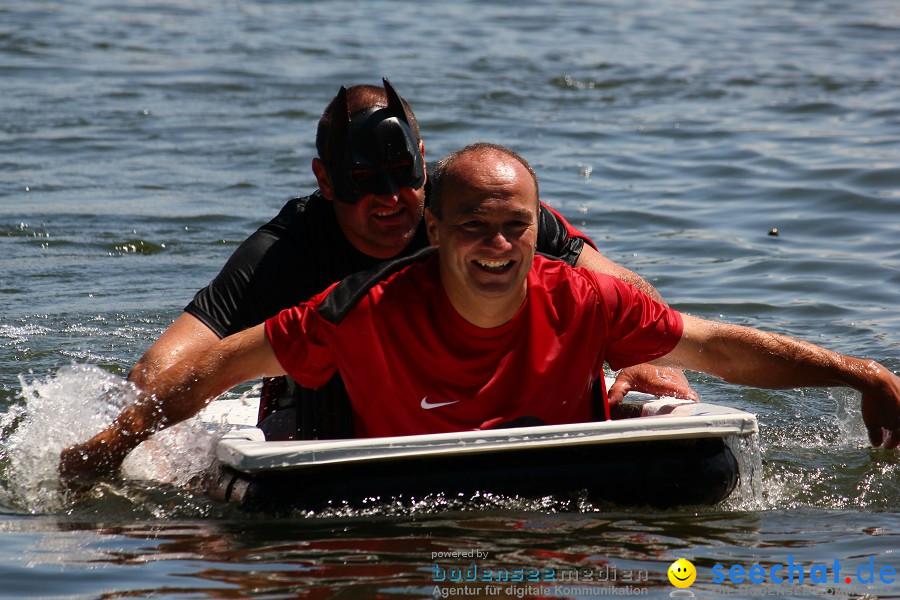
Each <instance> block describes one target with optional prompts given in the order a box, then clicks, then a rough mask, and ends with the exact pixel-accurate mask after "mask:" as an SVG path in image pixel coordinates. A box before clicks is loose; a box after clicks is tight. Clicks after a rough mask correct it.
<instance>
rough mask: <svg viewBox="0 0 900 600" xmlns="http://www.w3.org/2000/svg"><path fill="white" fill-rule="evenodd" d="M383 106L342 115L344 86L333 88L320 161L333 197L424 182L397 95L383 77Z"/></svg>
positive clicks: (352, 198)
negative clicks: (324, 151)
mask: <svg viewBox="0 0 900 600" xmlns="http://www.w3.org/2000/svg"><path fill="white" fill-rule="evenodd" d="M383 81H384V91H385V92H386V93H387V98H388V105H387V107H385V108H378V107H370V108H366V109H363V110H360V111H357V112H355V113H353V114H352V115H350V114H348V109H347V89H346V88H344V87H343V86H342V87H341V90H340V91H339V92H338V96H337V102H336V103H335V106H334V112H333V113H332V117H331V121H332V122H331V131H330V134H329V138H328V156H327V157H326V158H327V160H326V163H327V165H328V170H329V174H330V175H331V185H332V187H333V189H334V196H335V198H336V199H338V200H340V201H341V202H347V203H349V204H355V203H357V202H359V199H360V198H362V197H363V196H365V195H366V194H377V195H383V194H393V193H394V192H396V191H397V190H398V189H400V188H403V187H409V188H413V189H418V188H419V187H421V186H422V184H423V183H425V163H424V161H423V160H422V154H421V152H419V141H418V139H417V137H416V134H415V132H414V131H413V128H412V123H411V120H410V118H409V114H408V113H407V111H406V108H405V107H404V106H403V102H402V101H401V100H400V96H398V95H397V92H395V91H394V88H393V87H392V86H391V84H390V82H389V81H388V80H387V79H384V80H383Z"/></svg>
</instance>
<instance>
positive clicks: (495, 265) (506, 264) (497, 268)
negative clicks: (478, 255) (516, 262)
mask: <svg viewBox="0 0 900 600" xmlns="http://www.w3.org/2000/svg"><path fill="white" fill-rule="evenodd" d="M472 262H473V263H475V264H476V265H477V266H478V268H479V269H481V270H482V271H487V272H488V273H505V272H506V271H509V270H510V269H511V268H512V265H513V261H511V260H509V259H507V260H474V261H472Z"/></svg>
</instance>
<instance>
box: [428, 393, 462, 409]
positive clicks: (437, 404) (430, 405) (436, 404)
mask: <svg viewBox="0 0 900 600" xmlns="http://www.w3.org/2000/svg"><path fill="white" fill-rule="evenodd" d="M457 402H459V400H454V401H452V402H429V401H428V396H425V397H424V398H422V404H421V406H422V408H424V409H425V410H431V409H432V408H439V407H441V406H448V405H450V404H456V403H457Z"/></svg>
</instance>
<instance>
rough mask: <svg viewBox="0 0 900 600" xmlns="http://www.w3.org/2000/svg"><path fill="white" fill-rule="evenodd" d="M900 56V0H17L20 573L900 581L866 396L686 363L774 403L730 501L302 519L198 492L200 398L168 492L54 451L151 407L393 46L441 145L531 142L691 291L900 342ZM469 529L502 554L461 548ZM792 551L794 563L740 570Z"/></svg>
mask: <svg viewBox="0 0 900 600" xmlns="http://www.w3.org/2000/svg"><path fill="white" fill-rule="evenodd" d="M898 73H900V5H898V4H897V3H896V2H893V1H891V0H885V1H877V0H876V1H870V2H850V1H848V0H835V1H822V2H776V1H765V0H763V1H754V2H751V1H746V2H714V1H712V0H696V1H691V0H685V1H678V2H675V1H655V0H654V1H649V0H648V1H636V2H588V1H575V0H562V1H554V2H551V1H548V0H543V1H538V2H531V3H519V2H509V1H501V0H495V1H488V2H484V1H478V2H475V1H461V2H445V3H418V4H411V3H401V2H396V1H388V0H373V1H370V2H350V1H335V2H325V1H310V2H290V1H287V0H280V1H279V0H266V1H257V2H235V1H229V0H221V1H211V0H180V1H178V2H175V1H169V0H158V1H156V2H138V1H133V2H132V1H126V0H121V1H109V0H97V1H90V2H88V1H86V0H76V1H73V2H56V1H52V0H48V1H43V2H42V1H30V2H29V1H25V2H18V3H5V4H3V5H2V6H0V81H2V94H0V581H2V582H3V583H2V585H0V596H2V597H14V598H23V597H75V598H99V597H104V598H120V597H156V598H207V597H209V598H220V597H221V598H226V597H227V598H243V597H251V596H258V597H266V598H276V597H279V598H280V597H305V598H331V597H339V598H376V597H379V598H427V597H432V596H433V595H435V593H437V594H438V595H440V594H441V593H442V592H443V593H444V594H445V595H447V594H449V593H450V591H453V590H456V591H458V592H459V593H460V594H462V593H465V589H466V588H465V586H463V585H458V584H455V583H448V582H447V581H444V582H440V581H436V580H438V579H439V577H440V570H439V569H442V568H444V567H448V568H452V567H458V568H466V567H468V566H469V565H471V564H476V565H477V566H478V567H479V568H480V569H482V574H483V570H484V569H486V568H488V569H490V568H492V569H507V570H510V571H515V570H516V569H538V570H541V569H556V571H557V572H559V573H561V572H563V571H566V570H570V571H573V572H575V571H577V570H578V569H581V570H582V571H581V578H580V579H579V580H578V581H575V582H574V583H572V582H569V583H568V584H566V585H565V586H558V587H554V586H553V585H550V583H548V582H547V581H543V582H540V583H539V584H538V585H534V584H529V582H527V581H523V582H506V583H503V584H502V585H500V586H499V587H498V588H497V590H494V589H493V587H491V586H490V585H489V584H487V583H484V582H481V583H479V584H478V585H477V586H473V587H472V589H471V590H470V591H471V592H473V593H477V594H478V595H479V596H481V597H487V595H488V594H491V593H492V592H493V591H497V595H498V596H499V597H576V598H586V597H593V596H597V595H601V594H606V595H609V594H610V593H611V592H610V591H609V590H611V589H613V587H614V588H615V590H618V591H619V592H622V591H624V590H630V591H632V592H634V590H639V589H640V590H646V591H647V593H648V595H651V596H658V597H665V596H668V595H669V594H670V592H672V591H673V590H675V588H673V587H672V586H671V585H670V584H669V581H668V579H667V576H666V570H667V569H668V567H669V565H670V564H671V563H672V562H673V561H674V560H675V559H677V558H686V559H688V560H690V561H692V562H693V564H694V565H695V566H696V567H697V570H698V576H697V582H696V583H695V584H694V585H693V586H692V587H691V588H690V589H689V590H685V591H693V592H694V593H695V595H696V596H697V597H703V596H706V597H718V596H721V595H724V594H730V595H736V596H742V597H751V596H754V595H760V594H766V595H788V594H790V595H795V596H805V597H819V596H822V595H827V594H831V595H839V596H842V597H861V596H863V595H865V594H868V597H876V596H877V597H882V598H890V597H895V598H896V597H900V583H898V582H896V581H895V582H893V583H885V582H884V581H879V580H878V574H879V573H880V572H881V571H879V569H883V568H886V567H887V568H892V569H895V570H897V571H900V555H898V551H897V549H898V548H900V454H898V453H897V452H896V451H895V452H885V451H881V450H872V449H870V448H868V447H867V442H866V437H865V431H864V429H863V427H862V422H861V419H860V417H859V415H858V404H859V397H858V394H856V393H852V392H850V391H847V390H806V391H798V390H785V391H777V392H762V391H756V390H750V389H745V388H737V387H733V386H728V385H725V384H722V383H719V382H717V381H714V380H712V379H710V378H708V377H705V376H702V375H691V380H692V382H693V383H694V385H695V387H696V389H697V390H698V391H699V392H700V393H701V395H702V396H703V397H704V398H705V399H707V400H710V401H714V402H719V403H722V404H728V405H732V406H736V407H739V408H742V409H745V410H750V411H752V412H755V413H757V414H758V415H759V421H760V426H761V437H760V454H761V461H762V480H761V481H762V485H761V490H760V491H759V495H758V496H753V495H752V494H750V495H749V496H748V495H744V496H742V497H738V498H735V499H733V500H731V501H729V502H728V503H726V504H725V505H722V506H718V507H712V508H696V507H686V508H681V509H674V510H671V511H664V512H658V511H649V510H622V509H611V508H609V507H599V506H592V505H586V504H583V503H578V502H568V503H567V502H560V501H552V500H549V499H547V500H545V501H530V502H526V501H522V500H512V499H502V498H493V497H483V498H480V499H477V501H475V502H469V503H458V502H456V501H455V499H453V498H425V499H416V500H414V501H408V502H405V503H398V504H394V505H388V506H380V507H372V508H371V509H364V510H358V509H357V510H350V509H347V508H344V507H341V506H336V507H334V508H333V510H331V511H326V512H324V513H320V514H298V515H295V516H294V518H291V519H282V520H278V521H274V520H270V519H266V518H264V517H259V516H251V515H244V514H240V513H237V512H235V511H234V509H233V508H231V507H228V506H223V505H220V504H217V503H214V502H211V501H209V500H208V499H206V498H204V497H203V496H202V495H200V494H197V493H196V492H195V491H194V490H193V489H192V484H191V482H192V481H193V479H192V478H193V476H194V475H195V471H196V470H197V469H200V468H202V465H203V460H202V459H203V457H208V456H209V453H210V448H211V444H212V439H213V438H214V435H215V432H210V431H207V430H205V429H203V428H201V427H198V426H196V425H191V424H188V425H186V426H185V427H183V428H182V429H181V430H178V431H174V432H172V433H171V434H170V435H169V437H168V438H165V439H164V440H162V441H161V442H160V443H159V444H158V445H157V446H156V447H155V449H152V450H153V452H156V455H157V457H158V456H159V455H164V457H165V460H167V461H169V462H168V463H167V464H169V465H170V469H171V470H172V472H174V473H175V475H176V477H175V479H174V480H173V484H174V485H173V486H171V487H158V486H148V485H142V484H139V483H134V482H131V483H122V484H115V485H107V486H103V487H101V488H99V489H98V490H96V492H95V493H94V494H93V495H91V496H90V497H88V498H86V499H83V500H81V501H80V502H75V503H73V502H71V501H67V500H66V499H64V498H62V497H61V496H60V495H59V493H58V491H57V488H56V482H55V479H54V469H55V458H56V456H58V452H59V449H60V448H61V447H63V446H64V445H66V444H68V443H71V441H73V440H75V439H81V438H83V437H86V436H87V435H89V434H90V432H91V431H94V430H96V429H97V428H98V427H100V423H102V420H103V419H104V418H109V416H111V415H112V414H115V412H116V411H117V410H118V409H119V407H121V406H122V405H123V404H124V403H126V402H127V401H128V399H129V397H130V396H129V394H130V393H131V392H130V390H129V388H128V386H126V385H124V384H123V381H122V377H123V376H124V375H125V374H126V373H127V371H128V369H129V368H130V366H131V365H132V364H133V363H134V362H135V361H136V360H137V359H138V358H139V357H140V355H141V354H142V353H143V351H144V350H145V349H146V348H147V346H148V345H149V344H150V343H151V342H152V341H153V340H154V339H155V338H156V336H158V335H159V334H160V333H161V332H162V331H163V330H164V329H165V328H166V327H167V325H168V324H169V323H170V322H171V321H172V320H173V319H174V318H175V317H177V316H178V314H179V313H180V312H181V309H182V308H183V307H184V305H185V304H186V303H187V302H188V301H189V299H190V298H191V296H192V295H193V293H194V292H195V291H196V289H198V288H199V287H201V286H202V285H204V284H205V283H206V282H207V281H209V279H211V278H212V277H213V276H214V275H215V274H216V272H217V271H218V269H219V268H220V267H221V265H222V264H223V263H224V261H225V260H226V258H227V257H228V255H229V254H230V253H231V252H232V251H233V250H234V249H235V247H236V246H237V244H239V243H240V242H241V241H242V240H243V239H244V238H245V237H246V236H247V235H249V233H251V232H252V231H253V230H254V229H255V228H256V227H258V226H259V225H261V224H262V223H264V222H265V221H267V220H268V219H269V218H271V217H272V216H273V215H274V214H275V213H276V212H277V211H278V209H279V208H280V207H281V206H282V204H283V203H284V201H285V200H286V199H287V198H289V197H291V196H292V195H300V194H305V193H308V192H310V191H311V190H312V189H313V187H314V178H313V176H312V173H311V170H310V167H309V165H310V161H311V159H312V157H313V155H314V143H313V139H314V133H315V123H316V120H317V118H318V115H319V114H320V113H321V110H322V108H323V107H324V106H325V104H326V103H327V102H328V101H329V100H330V98H331V97H332V96H333V95H334V93H335V92H336V91H337V88H338V86H339V85H341V84H352V83H358V82H378V81H379V79H380V77H382V76H387V77H389V78H390V79H391V81H392V82H393V83H394V85H395V86H396V87H397V88H398V89H399V91H400V92H401V93H402V94H403V95H405V96H406V97H407V98H408V99H409V100H410V101H411V103H412V106H413V108H414V110H415V111H416V114H417V116H418V118H419V121H420V124H421V126H422V131H423V137H424V140H425V145H426V151H427V157H428V159H429V160H434V159H436V158H438V157H440V156H442V155H444V154H446V153H448V152H450V151H452V150H455V149H456V148H458V147H460V146H462V145H464V144H466V143H469V142H473V141H477V140H489V141H497V142H500V143H503V144H507V145H510V146H512V147H513V148H514V149H516V150H518V151H520V152H521V153H522V154H523V155H524V156H525V157H526V158H528V159H529V160H530V161H531V162H532V164H533V165H534V167H535V169H536V170H537V172H538V175H539V177H540V178H541V189H542V196H543V198H544V199H545V201H547V202H549V203H550V204H552V205H553V206H554V207H556V208H557V209H558V210H560V211H561V212H562V213H563V214H564V215H565V216H566V217H567V218H568V219H569V220H570V221H572V222H573V223H575V224H577V225H578V226H579V227H580V228H581V229H582V230H583V231H585V232H586V233H588V234H589V235H591V237H593V239H594V240H596V242H597V243H598V245H599V247H600V248H601V250H602V251H603V252H604V253H606V254H607V255H608V256H609V257H610V258H612V259H613V260H616V261H618V262H620V263H622V264H624V265H625V266H628V267H629V268H631V269H633V270H635V271H637V272H638V273H640V274H641V275H642V276H644V277H645V278H646V279H647V280H648V281H650V282H651V283H652V284H653V285H654V286H656V287H657V288H658V289H659V290H660V291H661V293H662V294H663V295H664V296H665V297H666V299H667V300H668V301H669V302H670V303H671V304H673V305H674V306H676V307H677V308H679V309H681V310H684V311H688V312H691V313H694V314H698V315H701V316H705V317H710V318H717V319H723V320H728V321H731V322H736V323H742V324H749V325H754V326H760V327H763V328H767V329H773V330H778V331H782V332H786V333H789V334H792V335H796V336H800V337H803V338H805V339H809V340H811V341H814V342H816V343H819V344H822V345H826V346H828V347H830V348H832V349H835V350H837V351H840V352H843V353H847V354H852V355H857V356H866V357H871V358H874V359H876V360H879V361H881V362H883V363H884V364H885V365H887V366H888V367H889V368H891V369H893V370H894V371H895V372H896V371H898V370H900V352H898V350H900V243H898V240H900V151H898V148H900V84H898V81H900V80H898V77H897V75H898ZM776 232H777V235H772V234H774V233H776ZM254 393H255V391H254V390H253V389H251V388H250V387H249V386H246V387H244V388H241V389H238V390H237V391H235V392H232V393H231V394H230V395H231V396H232V397H234V398H245V399H247V401H248V402H249V401H251V399H252V397H253V395H254ZM146 451H147V452H150V451H151V450H146ZM130 460H132V459H130ZM133 463H134V464H133V465H132V466H133V468H134V469H140V468H144V467H146V464H144V463H143V462H142V459H141V456H136V457H134V458H133ZM615 483H618V482H611V484H615ZM739 496H740V495H739ZM453 551H457V552H461V553H466V552H473V551H478V552H480V553H482V554H479V555H476V556H475V557H474V558H471V559H468V558H466V557H456V558H451V559H444V558H441V555H440V554H438V553H442V552H443V553H446V552H453ZM789 560H790V561H793V563H794V564H800V565H802V566H804V567H805V569H806V576H807V578H806V580H805V581H804V582H803V583H802V584H800V583H799V582H795V584H796V585H794V584H789V583H787V582H786V583H784V584H781V585H776V584H775V583H773V581H772V580H767V581H768V583H765V584H751V583H748V582H746V581H745V582H744V583H741V584H737V583H731V582H730V581H729V580H728V576H727V570H728V569H729V568H730V567H731V566H732V565H735V564H737V565H741V566H743V567H745V568H746V569H749V568H750V567H751V566H752V565H754V564H759V565H761V566H762V567H764V568H765V570H766V573H769V572H770V569H771V568H772V567H773V566H774V565H778V564H785V565H786V564H788V561H789ZM835 561H837V563H836V562H835ZM870 561H871V565H872V567H873V568H874V575H875V579H874V580H873V581H872V582H871V583H869V582H867V580H866V579H865V575H866V574H867V571H865V569H866V568H868V566H869V564H870ZM717 565H719V566H720V570H719V571H718V572H722V571H721V568H724V570H725V573H726V576H725V581H724V583H722V584H719V583H717V582H716V581H715V575H716V573H717V571H716V566H717ZM815 565H827V566H828V568H829V569H832V570H831V571H829V572H828V573H827V576H828V583H822V582H816V581H811V580H810V579H811V568H812V567H813V566H815ZM835 566H839V567H841V568H842V570H841V571H840V574H839V575H838V574H836V573H834V571H833V569H834V567H835ZM860 569H862V571H860ZM460 573H461V571H460ZM626 573H629V574H630V576H631V577H632V580H628V579H627V578H626V576H625V574H626ZM642 573H643V574H646V576H645V577H642V576H641V574H642ZM884 573H887V571H884ZM586 575H590V577H586ZM846 577H850V579H851V581H850V582H849V583H848V582H847V581H846ZM576 584H577V585H576ZM611 586H612V587H611ZM604 590H606V591H605V592H604ZM470 595H472V594H470Z"/></svg>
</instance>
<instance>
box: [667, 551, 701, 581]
mask: <svg viewBox="0 0 900 600" xmlns="http://www.w3.org/2000/svg"><path fill="white" fill-rule="evenodd" d="M695 579H697V569H695V568H694V565H693V564H692V563H691V561H689V560H685V559H683V558H679V559H678V560H676V561H675V562H673V563H672V565H671V566H670V567H669V581H671V582H672V585H674V586H675V587H677V588H686V587H690V585H691V584H692V583H694V580H695Z"/></svg>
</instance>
